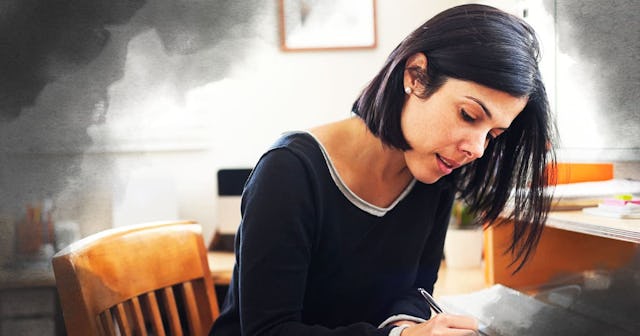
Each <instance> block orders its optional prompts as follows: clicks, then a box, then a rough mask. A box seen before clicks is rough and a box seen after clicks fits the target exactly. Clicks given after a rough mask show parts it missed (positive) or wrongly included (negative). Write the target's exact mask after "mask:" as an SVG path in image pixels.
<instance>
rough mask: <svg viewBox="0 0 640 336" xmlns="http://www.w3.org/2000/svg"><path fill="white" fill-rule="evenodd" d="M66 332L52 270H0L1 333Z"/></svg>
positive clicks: (55, 335)
mask: <svg viewBox="0 0 640 336" xmlns="http://www.w3.org/2000/svg"><path fill="white" fill-rule="evenodd" d="M65 334H66V332H65V329H64V321H63V319H62V313H61V310H60V305H59V303H58V294H57V291H56V287H55V280H54V278H53V273H52V272H51V271H50V270H48V269H37V270H24V269H2V270H0V336H30V335H33V336H49V335H51V336H63V335H65Z"/></svg>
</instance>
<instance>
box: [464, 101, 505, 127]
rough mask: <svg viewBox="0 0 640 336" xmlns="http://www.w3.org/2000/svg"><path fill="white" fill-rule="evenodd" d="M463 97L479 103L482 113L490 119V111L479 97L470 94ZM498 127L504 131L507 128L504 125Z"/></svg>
mask: <svg viewBox="0 0 640 336" xmlns="http://www.w3.org/2000/svg"><path fill="white" fill-rule="evenodd" d="M465 98H467V99H470V100H473V101H474V102H476V103H477V104H478V105H480V107H481V108H482V111H483V112H484V114H486V115H487V117H489V119H492V117H493V116H492V115H491V111H489V109H488V108H487V106H486V105H485V104H484V103H483V102H482V101H481V100H480V99H478V98H475V97H471V96H465ZM498 129H500V130H502V131H506V130H507V129H508V128H506V127H498Z"/></svg>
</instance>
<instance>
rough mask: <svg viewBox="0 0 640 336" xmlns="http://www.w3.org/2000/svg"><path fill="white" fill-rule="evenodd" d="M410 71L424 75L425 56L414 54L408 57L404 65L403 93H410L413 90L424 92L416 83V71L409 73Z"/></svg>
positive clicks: (425, 66)
mask: <svg viewBox="0 0 640 336" xmlns="http://www.w3.org/2000/svg"><path fill="white" fill-rule="evenodd" d="M412 69H413V70H418V71H420V72H422V73H425V72H426V71H427V55H425V54H424V53H421V52H419V53H415V54H413V55H411V56H409V58H408V59H407V62H405V65H404V88H405V91H408V92H412V91H415V90H420V91H422V90H424V85H423V84H422V83H420V81H418V79H417V76H416V71H411V70H412ZM407 89H410V90H407Z"/></svg>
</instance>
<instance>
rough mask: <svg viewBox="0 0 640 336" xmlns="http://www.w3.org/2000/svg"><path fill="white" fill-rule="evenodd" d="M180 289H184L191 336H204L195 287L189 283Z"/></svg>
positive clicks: (183, 293) (183, 295)
mask: <svg viewBox="0 0 640 336" xmlns="http://www.w3.org/2000/svg"><path fill="white" fill-rule="evenodd" d="M180 288H181V289H182V297H183V300H184V306H185V309H186V311H187V322H188V323H189V331H190V332H191V335H203V334H204V333H203V332H202V325H201V324H200V315H199V314H198V306H197V305H196V298H195V294H194V293H193V286H192V285H191V282H190V281H189V282H185V283H183V284H182V285H181V286H180Z"/></svg>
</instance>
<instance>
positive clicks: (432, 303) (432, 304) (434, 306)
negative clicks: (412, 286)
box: [418, 288, 444, 314]
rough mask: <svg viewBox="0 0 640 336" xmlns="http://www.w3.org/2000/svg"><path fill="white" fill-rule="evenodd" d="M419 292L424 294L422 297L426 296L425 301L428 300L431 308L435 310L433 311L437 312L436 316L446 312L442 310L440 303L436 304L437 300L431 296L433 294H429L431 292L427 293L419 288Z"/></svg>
mask: <svg viewBox="0 0 640 336" xmlns="http://www.w3.org/2000/svg"><path fill="white" fill-rule="evenodd" d="M418 292H420V294H422V296H424V299H425V300H427V303H428V304H429V307H431V309H433V311H435V312H436V314H441V313H443V312H444V311H443V310H442V308H440V306H439V305H438V303H436V300H435V299H434V298H433V296H431V294H429V292H427V291H426V290H424V289H423V288H418Z"/></svg>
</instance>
